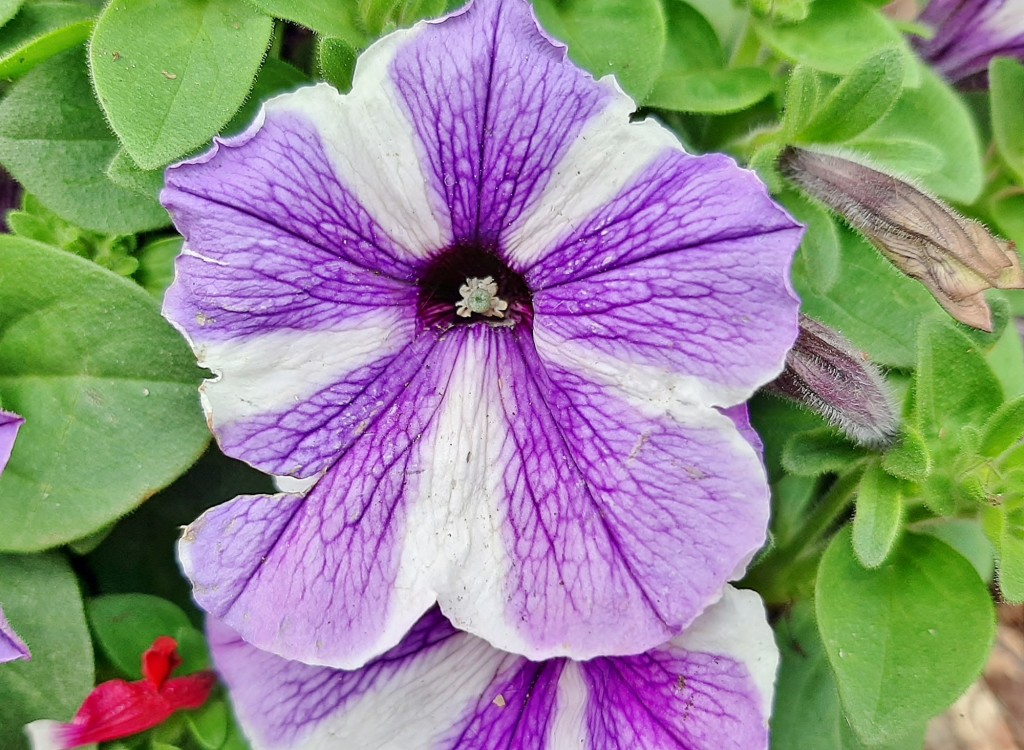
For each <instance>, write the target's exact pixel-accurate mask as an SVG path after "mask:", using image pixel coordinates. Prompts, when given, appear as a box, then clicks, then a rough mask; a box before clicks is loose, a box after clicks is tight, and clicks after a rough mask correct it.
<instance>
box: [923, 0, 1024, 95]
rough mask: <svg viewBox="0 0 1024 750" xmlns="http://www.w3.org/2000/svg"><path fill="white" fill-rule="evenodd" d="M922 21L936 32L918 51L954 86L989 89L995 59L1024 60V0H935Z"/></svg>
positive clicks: (924, 12) (927, 8)
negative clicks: (998, 56) (990, 66)
mask: <svg viewBox="0 0 1024 750" xmlns="http://www.w3.org/2000/svg"><path fill="white" fill-rule="evenodd" d="M918 21H919V22H921V23H923V24H926V25H928V26H930V27H932V29H934V32H935V34H934V36H933V37H932V38H931V39H921V38H916V40H915V44H916V46H917V49H918V52H919V53H920V54H921V57H922V58H924V60H926V61H927V62H929V63H931V64H932V66H934V67H935V69H936V70H938V71H939V73H940V74H941V75H942V76H943V77H945V78H946V79H947V80H949V81H950V82H951V83H956V84H959V85H961V86H966V87H969V88H975V87H977V86H987V85H988V75H987V71H988V64H989V62H990V61H991V60H992V58H993V57H996V56H997V55H1003V56H1006V57H1016V58H1017V59H1019V60H1024V0H931V2H929V3H928V7H926V8H925V9H924V11H922V13H921V15H920V17H919V18H918Z"/></svg>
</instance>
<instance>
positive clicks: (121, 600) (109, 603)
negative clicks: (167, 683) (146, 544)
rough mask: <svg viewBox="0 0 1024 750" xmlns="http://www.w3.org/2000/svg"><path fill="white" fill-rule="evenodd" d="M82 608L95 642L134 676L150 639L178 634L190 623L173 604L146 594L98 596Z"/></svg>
mask: <svg viewBox="0 0 1024 750" xmlns="http://www.w3.org/2000/svg"><path fill="white" fill-rule="evenodd" d="M85 612H86V615H87V617H88V618H89V625H90V626H91V628H92V632H93V634H94V635H95V636H96V644H97V645H98V646H99V647H100V648H101V649H102V650H103V653H104V654H106V655H107V658H108V659H110V662H111V664H113V665H114V666H115V667H116V668H117V669H118V670H120V671H121V673H122V674H124V675H125V676H127V677H129V678H131V679H133V680H138V679H141V678H142V654H143V653H144V652H145V651H146V649H148V648H149V647H150V646H152V645H153V641H155V640H156V639H157V638H158V637H159V636H162V635H167V636H170V637H172V638H177V635H178V632H179V631H180V630H184V629H189V628H191V627H192V623H191V622H189V619H188V615H186V614H185V613H184V612H182V611H181V610H180V609H179V608H178V607H176V606H175V605H174V604H171V603H170V602H169V601H167V600H165V599H161V598H160V597H158V596H149V595H147V594H108V595H107V596H99V597H96V598H95V599H90V600H89V601H88V602H86V606H85ZM182 656H184V654H182ZM188 671H189V670H182V674H187V672H188Z"/></svg>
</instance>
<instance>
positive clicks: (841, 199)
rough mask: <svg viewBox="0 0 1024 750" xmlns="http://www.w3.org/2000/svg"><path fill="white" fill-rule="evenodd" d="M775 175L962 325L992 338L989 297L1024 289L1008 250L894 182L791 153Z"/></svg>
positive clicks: (1023, 275)
mask: <svg viewBox="0 0 1024 750" xmlns="http://www.w3.org/2000/svg"><path fill="white" fill-rule="evenodd" d="M779 169H780V170H781V172H782V174H783V175H785V176H786V177H787V178H788V179H789V180H791V181H792V182H793V183H795V184H796V185H798V186H799V187H800V188H802V189H803V190H804V191H805V192H806V193H807V194H808V195H810V196H811V197H813V198H815V199H816V200H818V201H820V202H821V203H823V204H824V205H826V206H828V207H829V208H830V209H832V210H833V211H835V212H836V213H837V214H839V215H840V216H842V217H843V218H845V219H846V220H847V221H848V222H849V223H850V224H851V225H852V226H853V227H854V228H856V229H857V230H859V231H860V232H861V233H862V234H863V235H864V236H865V237H867V239H868V240H870V241H871V243H872V244H873V245H874V246H875V247H877V248H878V249H879V251H881V253H882V254H883V255H884V256H885V257H886V258H888V259H889V260H890V261H892V263H893V264H894V265H895V266H896V267H897V268H899V269H900V270H901V271H903V273H905V274H907V276H910V277H911V278H914V279H917V280H918V281H920V282H921V283H922V284H924V285H925V286H926V287H927V288H928V291H930V292H931V293H932V295H933V296H934V297H935V299H936V300H938V302H939V304H940V305H942V306H943V307H944V308H945V309H946V311H947V312H949V314H950V315H952V316H953V317H954V318H956V319H957V320H959V321H960V322H961V323H965V324H966V325H969V326H973V327H974V328H980V329H982V330H984V331H991V330H992V314H991V311H990V310H989V307H988V303H986V302H985V296H984V293H985V291H986V290H987V289H992V288H996V289H1024V272H1022V271H1021V263H1020V256H1019V255H1018V254H1017V250H1016V248H1015V247H1014V245H1013V243H1011V242H1007V241H1006V240H1001V239H998V238H996V237H993V236H992V235H991V234H990V233H989V232H988V230H986V229H985V227H983V226H982V225H981V224H979V223H978V222H976V221H972V220H970V219H965V218H964V217H962V216H960V215H959V214H957V213H956V212H955V211H954V210H953V209H951V208H950V207H949V206H947V205H946V204H944V203H942V202H941V201H939V200H936V199H935V198H932V197H931V196H929V195H926V194H925V193H923V192H921V191H920V190H918V189H917V188H916V187H914V186H913V185H911V184H909V183H907V182H904V181H903V180H900V179H898V178H896V177H892V176H891V175H887V174H885V173H883V172H878V171H876V170H874V169H870V168H869V167H865V166H864V165H863V164H858V163H857V162H853V161H849V160H848V159H843V158H841V157H838V156H834V155H831V154H822V153H817V152H813V151H806V150H804V149H799V148H793V147H789V148H787V149H785V150H784V151H783V152H782V155H781V156H780V158H779Z"/></svg>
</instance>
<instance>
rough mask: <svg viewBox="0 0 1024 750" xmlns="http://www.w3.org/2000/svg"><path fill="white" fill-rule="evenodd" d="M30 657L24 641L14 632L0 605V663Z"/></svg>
mask: <svg viewBox="0 0 1024 750" xmlns="http://www.w3.org/2000/svg"><path fill="white" fill-rule="evenodd" d="M31 658H32V655H31V654H30V653H29V650H28V646H27V645H25V641H23V640H22V639H21V638H20V637H19V636H18V634H17V633H15V632H14V628H12V627H11V623H9V622H8V621H7V617H5V616H4V610H3V607H0V664H3V663H5V662H9V661H15V660H17V659H31Z"/></svg>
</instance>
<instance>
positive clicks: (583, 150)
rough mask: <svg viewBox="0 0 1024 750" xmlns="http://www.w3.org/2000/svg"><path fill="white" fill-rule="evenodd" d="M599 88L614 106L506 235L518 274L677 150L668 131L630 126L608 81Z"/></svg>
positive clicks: (629, 106) (624, 102) (630, 106)
mask: <svg viewBox="0 0 1024 750" xmlns="http://www.w3.org/2000/svg"><path fill="white" fill-rule="evenodd" d="M598 84H599V85H601V86H606V87H611V88H613V89H615V90H616V93H617V96H616V98H615V99H614V102H613V103H612V104H611V105H610V106H609V107H608V108H607V109H605V111H604V112H602V113H601V114H600V115H598V116H597V117H595V118H594V119H593V120H592V121H591V122H590V123H588V125H587V126H586V128H584V130H583V132H582V133H581V134H580V137H579V138H578V139H577V140H576V142H575V143H574V144H573V145H572V147H571V148H570V149H569V151H568V152H567V153H566V154H565V156H564V157H563V158H562V160H561V161H560V162H559V163H558V164H557V165H556V166H555V168H554V169H553V170H552V172H553V174H552V177H551V181H550V182H549V183H548V185H547V187H546V188H545V190H544V192H543V193H542V194H541V196H540V198H539V199H538V200H536V201H534V203H533V206H534V208H533V209H532V210H531V211H527V212H526V213H524V215H523V216H522V217H521V218H520V219H519V221H517V222H516V223H515V224H514V225H513V226H512V227H510V228H509V230H508V233H507V234H506V235H505V237H506V240H505V250H506V252H507V253H508V258H509V260H510V261H511V264H512V265H513V266H514V267H515V268H517V269H518V270H520V271H522V270H525V269H528V268H529V266H530V264H531V263H533V262H534V261H536V260H538V259H540V258H542V257H543V256H544V254H545V253H547V252H548V251H549V250H551V249H552V248H554V247H555V244H556V243H557V242H558V240H559V239H561V238H562V237H564V236H566V235H568V234H570V233H571V232H573V231H575V230H576V229H577V228H578V227H579V226H580V225H581V224H582V223H583V222H584V221H585V220H587V219H588V218H590V216H591V214H593V212H594V211H595V210H597V209H598V208H600V207H601V206H603V205H605V204H606V203H608V202H609V201H611V200H612V198H614V197H615V196H616V195H618V193H619V192H620V191H621V190H622V188H623V186H625V185H626V184H627V183H628V182H629V180H630V179H631V178H633V177H635V176H636V175H638V174H640V173H641V172H643V170H644V169H645V168H646V167H647V165H648V164H650V162H652V161H653V160H654V159H655V158H656V157H657V156H658V155H659V154H661V153H662V152H664V151H665V150H666V149H673V150H677V151H678V150H682V147H681V146H680V144H679V141H678V140H677V139H676V137H675V136H674V135H672V133H671V132H670V131H669V130H668V129H667V128H664V127H662V126H661V125H659V124H657V123H656V122H653V121H644V122H638V123H632V124H630V122H629V116H630V114H632V112H633V111H634V110H635V109H636V105H635V104H634V103H633V100H632V99H630V98H629V97H628V96H626V94H624V93H622V89H620V88H619V85H618V84H617V83H616V82H615V79H613V78H602V79H601V80H600V81H598Z"/></svg>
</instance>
